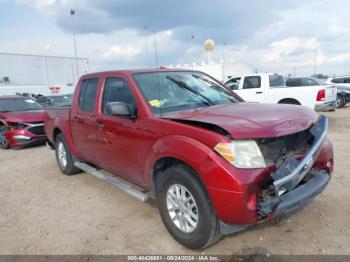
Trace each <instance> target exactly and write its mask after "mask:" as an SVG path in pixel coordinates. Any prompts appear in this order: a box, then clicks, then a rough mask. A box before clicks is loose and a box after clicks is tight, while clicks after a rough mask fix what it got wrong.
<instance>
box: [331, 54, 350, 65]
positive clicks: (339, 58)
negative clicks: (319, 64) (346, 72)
mask: <svg viewBox="0 0 350 262" xmlns="http://www.w3.org/2000/svg"><path fill="white" fill-rule="evenodd" d="M349 60H350V53H341V54H337V55H333V56H330V57H329V59H328V62H331V63H336V64H341V63H344V62H347V61H349Z"/></svg>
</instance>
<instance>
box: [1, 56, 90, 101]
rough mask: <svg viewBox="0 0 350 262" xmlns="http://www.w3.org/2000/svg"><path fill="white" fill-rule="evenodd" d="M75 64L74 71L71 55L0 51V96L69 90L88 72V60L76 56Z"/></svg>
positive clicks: (44, 93)
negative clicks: (42, 54)
mask: <svg viewBox="0 0 350 262" xmlns="http://www.w3.org/2000/svg"><path fill="white" fill-rule="evenodd" d="M77 64H78V70H77V69H76V61H75V58H74V57H60V56H41V55H26V54H9V53H0V95H13V94H15V93H33V94H43V95H49V94H55V93H61V94H68V93H72V92H73V91H74V85H75V82H76V81H77V79H78V78H79V76H80V75H82V74H85V73H87V72H88V71H89V60H88V59H86V58H78V63H77ZM77 72H79V76H77Z"/></svg>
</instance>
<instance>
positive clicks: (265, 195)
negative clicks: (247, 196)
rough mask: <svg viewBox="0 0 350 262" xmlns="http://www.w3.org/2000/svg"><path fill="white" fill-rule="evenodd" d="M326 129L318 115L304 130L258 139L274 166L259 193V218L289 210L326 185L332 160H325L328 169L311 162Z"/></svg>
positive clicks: (322, 118)
mask: <svg viewBox="0 0 350 262" xmlns="http://www.w3.org/2000/svg"><path fill="white" fill-rule="evenodd" d="M327 131H328V119H327V118H326V117H324V116H321V117H320V118H319V120H318V121H317V122H316V123H315V124H314V125H313V126H312V127H311V128H310V129H308V130H305V131H303V132H300V133H297V134H292V135H289V136H285V137H280V138H274V139H270V138H269V139H261V140H259V141H258V144H259V147H260V149H261V152H262V154H263V155H264V157H265V160H266V162H267V164H268V165H270V166H275V167H276V169H275V171H274V172H272V173H271V175H270V177H269V179H268V181H266V183H265V184H264V186H263V187H262V190H261V192H260V194H259V196H258V207H257V209H258V218H259V220H263V219H266V218H268V217H270V216H275V215H283V214H288V213H290V212H292V211H294V210H295V209H297V208H298V207H300V206H302V205H304V204H306V203H307V202H309V201H310V200H311V199H312V198H314V197H315V196H316V195H317V194H318V193H320V192H321V191H322V190H323V189H324V188H325V186H326V185H327V183H328V181H329V179H330V172H331V171H330V170H331V166H332V165H333V163H327V167H328V168H327V169H318V168H316V167H315V166H314V164H315V161H316V159H317V157H318V155H319V153H320V150H321V147H322V145H323V143H324V141H325V139H326V135H327Z"/></svg>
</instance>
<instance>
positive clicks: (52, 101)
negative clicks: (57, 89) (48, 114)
mask: <svg viewBox="0 0 350 262" xmlns="http://www.w3.org/2000/svg"><path fill="white" fill-rule="evenodd" d="M36 101H37V102H38V103H39V104H41V105H42V106H44V107H51V106H52V107H65V106H70V105H71V103H72V99H71V97H69V96H68V95H54V96H40V97H38V98H37V99H36Z"/></svg>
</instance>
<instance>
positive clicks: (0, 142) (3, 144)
mask: <svg viewBox="0 0 350 262" xmlns="http://www.w3.org/2000/svg"><path fill="white" fill-rule="evenodd" d="M7 131H8V128H7V127H6V126H0V149H8V148H9V147H10V145H9V142H8V141H7V138H6V133H7Z"/></svg>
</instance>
